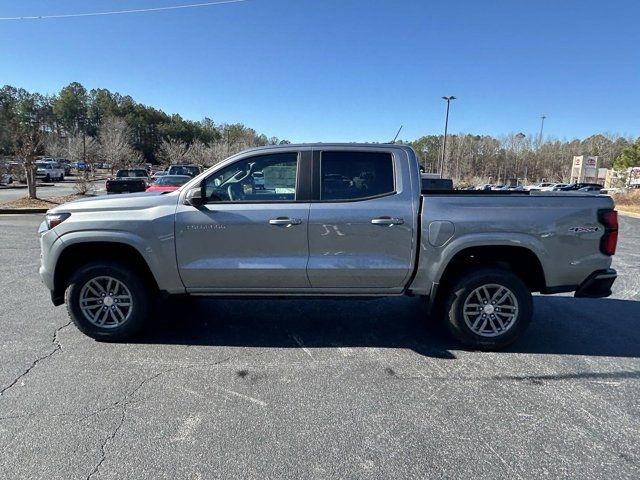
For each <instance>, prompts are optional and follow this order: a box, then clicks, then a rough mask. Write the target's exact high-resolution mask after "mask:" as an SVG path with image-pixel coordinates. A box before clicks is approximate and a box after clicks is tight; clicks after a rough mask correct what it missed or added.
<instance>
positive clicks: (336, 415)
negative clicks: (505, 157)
mask: <svg viewBox="0 0 640 480" xmlns="http://www.w3.org/2000/svg"><path fill="white" fill-rule="evenodd" d="M40 219H41V218H40V216H15V215H12V216H0V391H1V392H2V393H1V395H0V478H8V479H14V478H47V479H50V478H65V479H66V478H113V479H122V478H150V479H151V478H153V479H156V478H172V479H173V478H194V479H197V478H203V479H206V478H224V479H230V478H256V479H257V478H260V479H264V478H292V479H294V478H318V479H325V478H367V479H368V478H428V477H433V478H510V479H511V478H540V477H549V478H557V477H568V478H580V479H585V478H603V479H612V478H616V479H617V478H639V477H640V400H639V398H640V302H639V301H638V300H640V293H639V292H640V275H639V272H640V220H638V219H631V218H624V217H623V218H621V233H620V244H619V251H618V255H617V256H616V257H615V261H614V267H615V268H617V269H618V272H619V274H620V278H619V279H618V281H617V283H616V284H615V291H614V295H613V296H612V297H610V298H608V299H574V298H572V297H570V296H568V295H564V296H554V297H536V299H535V302H534V303H535V310H536V312H535V316H534V319H533V322H532V325H531V327H530V328H529V330H528V331H527V332H526V333H525V336H524V337H523V338H522V339H521V340H520V341H518V342H517V343H516V344H514V345H513V346H512V347H510V348H509V349H507V350H506V351H503V352H498V353H482V352H474V351H468V350H465V349H463V348H461V347H460V346H459V345H458V344H456V343H455V342H453V341H452V340H450V338H449V337H448V336H447V334H446V333H445V332H444V331H443V329H442V328H441V327H439V326H438V325H437V323H435V322H433V321H432V322H428V321H427V320H426V318H425V317H426V316H425V311H424V308H423V306H422V304H421V302H420V300H419V299H416V298H394V299H384V300H368V301H360V300H342V301H336V300H316V301H309V300H207V299H201V300H194V301H190V302H173V303H172V304H171V305H170V306H169V307H167V308H166V309H165V310H164V313H163V314H162V316H161V317H160V318H158V319H156V322H157V325H156V326H155V328H154V330H153V331H152V332H150V333H149V334H147V335H146V336H145V337H143V338H141V339H140V340H138V341H137V342H133V343H126V344H109V343H99V342H96V341H94V340H92V339H90V338H88V337H85V336H83V335H82V334H80V333H79V332H78V331H77V330H76V329H75V327H74V326H73V325H69V320H68V317H67V315H66V311H65V309H64V307H57V308H54V307H53V306H52V305H51V303H50V301H49V298H48V292H47V291H46V290H45V289H44V287H43V286H42V285H41V284H40V281H39V278H38V275H37V267H38V263H39V247H38V239H37V236H36V228H37V225H38V223H39V221H40Z"/></svg>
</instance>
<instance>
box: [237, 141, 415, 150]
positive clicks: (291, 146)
mask: <svg viewBox="0 0 640 480" xmlns="http://www.w3.org/2000/svg"><path fill="white" fill-rule="evenodd" d="M327 147H330V148H334V147H338V148H345V147H349V148H380V147H396V148H402V149H404V150H408V149H411V150H413V149H412V148H411V146H410V145H406V144H399V143H358V142H354V143H348V142H327V143H324V142H316V143H286V144H282V145H265V146H262V147H253V148H249V149H247V150H244V151H245V152H248V151H255V150H285V149H296V148H298V149H305V150H307V149H321V148H327Z"/></svg>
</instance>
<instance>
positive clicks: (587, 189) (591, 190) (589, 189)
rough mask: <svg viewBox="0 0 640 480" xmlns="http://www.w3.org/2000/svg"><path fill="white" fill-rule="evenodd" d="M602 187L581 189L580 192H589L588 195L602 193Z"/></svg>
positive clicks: (591, 186)
mask: <svg viewBox="0 0 640 480" xmlns="http://www.w3.org/2000/svg"><path fill="white" fill-rule="evenodd" d="M602 190H603V188H602V185H598V186H597V187H596V186H594V185H589V186H588V187H582V188H579V189H578V190H577V191H578V192H587V193H600V191H602Z"/></svg>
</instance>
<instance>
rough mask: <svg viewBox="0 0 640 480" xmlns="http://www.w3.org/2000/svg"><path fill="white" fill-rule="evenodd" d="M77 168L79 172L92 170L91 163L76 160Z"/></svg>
mask: <svg viewBox="0 0 640 480" xmlns="http://www.w3.org/2000/svg"><path fill="white" fill-rule="evenodd" d="M75 169H76V170H78V171H79V172H90V171H91V164H90V163H87V162H75Z"/></svg>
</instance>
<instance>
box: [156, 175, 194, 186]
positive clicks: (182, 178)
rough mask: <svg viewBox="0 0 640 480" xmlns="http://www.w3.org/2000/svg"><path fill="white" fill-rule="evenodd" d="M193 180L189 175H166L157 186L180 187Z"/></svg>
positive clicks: (159, 180) (158, 181)
mask: <svg viewBox="0 0 640 480" xmlns="http://www.w3.org/2000/svg"><path fill="white" fill-rule="evenodd" d="M189 180H191V177H190V176H188V175H165V176H162V177H160V178H159V179H158V180H157V181H156V185H162V186H165V187H180V186H182V185H184V184H185V183H187V182H188V181H189Z"/></svg>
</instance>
